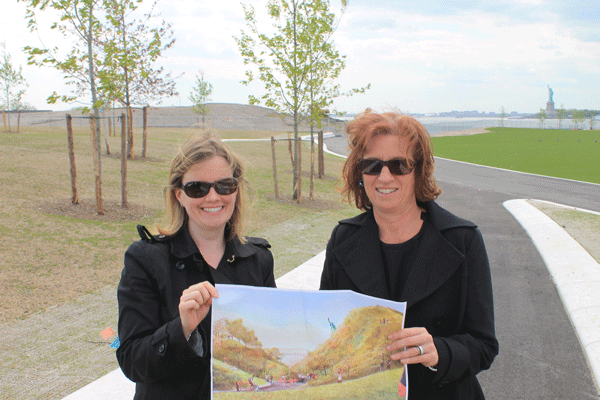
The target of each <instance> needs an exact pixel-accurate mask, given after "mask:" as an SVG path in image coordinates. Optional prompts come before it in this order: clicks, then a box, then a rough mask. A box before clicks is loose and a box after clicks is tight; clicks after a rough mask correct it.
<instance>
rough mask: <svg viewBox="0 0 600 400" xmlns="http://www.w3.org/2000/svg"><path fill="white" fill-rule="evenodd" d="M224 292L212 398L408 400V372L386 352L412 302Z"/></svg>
mask: <svg viewBox="0 0 600 400" xmlns="http://www.w3.org/2000/svg"><path fill="white" fill-rule="evenodd" d="M217 290H218V291H219V298H216V299H214V301H213V306H212V331H213V335H212V364H211V369H212V374H211V375H212V376H211V378H212V388H213V391H212V398H213V399H218V400H222V399H282V400H284V399H285V400H290V399H291V400H293V399H302V400H311V399H315V400H317V399H318V400H342V399H344V400H349V399H357V400H359V399H360V400H363V399H370V400H377V399H381V400H384V399H385V400H387V399H394V400H396V399H404V400H407V399H408V391H407V389H408V379H407V376H406V375H405V374H404V372H405V371H404V366H403V365H402V364H401V363H400V362H398V361H393V360H392V359H391V358H390V357H389V353H388V352H387V351H386V350H385V345H386V344H387V343H388V342H389V340H388V339H387V336H388V335H389V334H390V333H392V332H395V331H398V330H400V329H402V328H403V326H404V315H405V312H406V303H398V302H393V301H388V300H383V299H378V298H374V297H370V296H365V295H362V294H358V293H355V292H352V291H347V290H340V291H296V290H285V289H273V288H258V287H252V286H240V285H217Z"/></svg>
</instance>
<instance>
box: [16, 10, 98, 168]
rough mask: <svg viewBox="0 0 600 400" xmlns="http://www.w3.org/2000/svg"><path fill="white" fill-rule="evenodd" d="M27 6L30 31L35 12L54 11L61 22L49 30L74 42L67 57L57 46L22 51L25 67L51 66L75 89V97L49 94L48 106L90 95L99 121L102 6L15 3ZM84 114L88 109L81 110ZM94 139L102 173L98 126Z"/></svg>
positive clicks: (35, 22) (36, 25) (29, 47)
mask: <svg viewBox="0 0 600 400" xmlns="http://www.w3.org/2000/svg"><path fill="white" fill-rule="evenodd" d="M18 1H21V2H24V3H26V7H27V13H26V17H25V18H26V19H28V23H27V25H28V27H29V28H30V30H31V31H36V30H38V29H39V27H38V23H37V19H36V16H35V12H36V11H37V10H39V11H45V10H46V9H53V10H55V11H56V12H58V14H59V16H60V18H59V21H57V22H55V23H54V24H53V25H52V26H51V29H56V30H58V31H59V32H60V33H61V34H62V35H63V36H64V37H65V38H71V39H73V40H74V42H75V45H74V46H73V47H72V48H71V50H70V51H68V52H67V54H62V53H61V51H60V50H59V48H58V46H54V47H53V48H50V49H48V48H46V47H45V46H44V45H42V47H41V48H39V47H32V46H26V47H24V51H25V52H26V53H27V54H28V55H29V57H28V63H29V64H34V65H38V66H51V67H54V68H56V69H57V70H59V71H61V72H62V73H63V74H64V78H65V79H66V80H67V84H69V85H74V86H75V93H76V96H70V95H65V94H63V95H58V94H57V93H56V91H55V92H54V93H52V94H51V95H50V96H49V97H48V99H47V102H48V103H49V104H54V103H56V102H57V101H58V100H61V101H64V102H71V101H74V100H76V99H77V98H78V97H81V96H83V95H86V94H87V93H90V94H91V106H92V108H93V110H94V117H95V118H96V120H98V118H99V117H100V113H99V108H100V107H101V106H102V101H100V100H98V95H97V68H98V66H99V65H101V62H100V59H99V57H98V54H99V50H98V48H97V47H98V42H97V38H99V37H101V35H102V34H103V26H102V24H101V23H100V20H99V19H98V18H97V16H96V11H99V9H100V7H101V5H102V3H101V0H70V1H63V0H18ZM83 111H84V112H87V111H88V108H87V107H85V108H84V109H83ZM96 138H97V144H98V163H99V169H100V171H101V164H100V163H101V162H100V160H101V158H100V153H101V146H100V144H101V139H100V124H99V123H98V124H96Z"/></svg>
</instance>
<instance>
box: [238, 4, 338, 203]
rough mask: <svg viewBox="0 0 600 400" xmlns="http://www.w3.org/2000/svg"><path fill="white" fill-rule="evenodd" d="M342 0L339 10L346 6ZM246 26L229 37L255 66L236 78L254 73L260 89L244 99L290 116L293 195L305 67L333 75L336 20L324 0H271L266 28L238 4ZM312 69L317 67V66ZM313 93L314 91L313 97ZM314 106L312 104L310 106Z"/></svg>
mask: <svg viewBox="0 0 600 400" xmlns="http://www.w3.org/2000/svg"><path fill="white" fill-rule="evenodd" d="M346 5H347V2H346V0H342V10H343V9H344V8H345V7H346ZM242 7H243V9H244V14H245V19H246V28H247V30H246V31H244V30H242V31H241V35H240V36H239V37H235V40H236V42H237V44H238V48H239V50H240V53H241V55H242V57H243V59H244V64H245V65H248V64H251V65H253V66H254V67H255V68H256V69H257V75H255V71H253V70H250V69H249V70H247V71H246V79H245V80H244V81H242V83H244V84H246V85H248V84H250V83H251V82H252V81H254V80H256V79H258V80H260V81H261V82H262V83H263V84H264V86H265V90H266V93H265V94H263V95H262V96H259V97H256V96H249V102H250V104H261V103H264V104H265V105H266V106H267V107H270V108H274V109H275V110H276V111H278V112H279V113H281V114H284V115H285V114H290V115H292V116H293V131H294V168H293V170H294V172H293V173H294V179H293V187H294V188H293V198H294V199H298V192H299V187H298V186H299V185H298V181H299V171H300V168H299V161H300V149H299V144H298V138H299V133H298V131H299V125H300V123H301V120H302V117H303V115H306V110H307V108H308V107H310V104H311V101H310V90H311V86H312V87H314V86H315V84H314V81H313V83H312V84H311V72H314V74H313V77H314V76H316V75H317V74H318V73H319V72H320V73H325V74H326V75H325V78H324V79H329V78H331V79H335V78H336V77H337V75H338V74H339V72H337V73H336V72H335V71H337V70H338V69H339V71H341V69H343V67H344V63H343V58H342V57H340V55H339V53H338V52H337V51H335V49H334V47H333V43H332V42H331V36H332V35H333V33H334V32H335V27H336V26H337V25H336V24H335V23H334V21H335V15H334V14H333V13H332V12H331V11H330V10H329V2H328V1H327V0H315V1H310V2H309V1H301V0H272V1H270V2H269V3H268V5H267V14H268V16H269V17H270V18H271V20H272V26H273V28H274V31H273V33H272V34H266V33H261V32H260V30H259V27H258V25H257V18H256V13H255V10H254V7H252V6H250V5H244V4H242ZM317 71H318V72H317ZM316 98H318V97H315V99H316ZM313 108H314V107H313Z"/></svg>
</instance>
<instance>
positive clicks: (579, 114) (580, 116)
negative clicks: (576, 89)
mask: <svg viewBox="0 0 600 400" xmlns="http://www.w3.org/2000/svg"><path fill="white" fill-rule="evenodd" d="M573 122H575V126H576V127H577V129H579V124H581V123H583V122H585V113H584V112H583V110H575V111H574V112H573Z"/></svg>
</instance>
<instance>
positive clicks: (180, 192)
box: [175, 188, 184, 204]
mask: <svg viewBox="0 0 600 400" xmlns="http://www.w3.org/2000/svg"><path fill="white" fill-rule="evenodd" d="M183 195H184V193H183V189H181V188H175V197H176V198H177V201H179V204H181V196H183Z"/></svg>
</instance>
